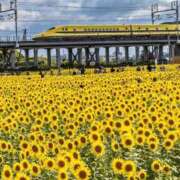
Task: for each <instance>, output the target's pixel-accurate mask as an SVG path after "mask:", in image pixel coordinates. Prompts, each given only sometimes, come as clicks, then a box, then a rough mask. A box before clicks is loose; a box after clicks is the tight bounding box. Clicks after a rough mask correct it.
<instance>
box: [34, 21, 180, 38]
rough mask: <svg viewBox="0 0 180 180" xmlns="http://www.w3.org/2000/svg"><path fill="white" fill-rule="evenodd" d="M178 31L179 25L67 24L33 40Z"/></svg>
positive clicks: (162, 33)
mask: <svg viewBox="0 0 180 180" xmlns="http://www.w3.org/2000/svg"><path fill="white" fill-rule="evenodd" d="M178 31H179V32H180V25H177V24H160V25H147V24H146V25H142V24H135V25H68V26H57V27H53V28H51V29H49V30H48V31H46V32H42V33H40V34H38V35H36V36H35V37H34V39H35V40H44V39H57V38H59V39H61V38H81V37H107V36H163V35H164V36H166V35H167V36H168V35H169V36H176V35H177V34H178V33H179V32H178Z"/></svg>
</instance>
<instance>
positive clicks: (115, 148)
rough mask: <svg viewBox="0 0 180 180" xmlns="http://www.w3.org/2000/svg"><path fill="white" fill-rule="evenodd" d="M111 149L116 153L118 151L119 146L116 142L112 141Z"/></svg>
mask: <svg viewBox="0 0 180 180" xmlns="http://www.w3.org/2000/svg"><path fill="white" fill-rule="evenodd" d="M111 148H112V150H113V151H115V152H117V151H118V150H119V148H120V145H119V143H118V142H116V141H112V142H111Z"/></svg>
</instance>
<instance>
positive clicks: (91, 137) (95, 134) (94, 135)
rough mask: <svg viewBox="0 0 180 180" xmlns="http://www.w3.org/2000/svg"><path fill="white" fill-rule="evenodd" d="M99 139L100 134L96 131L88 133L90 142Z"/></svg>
mask: <svg viewBox="0 0 180 180" xmlns="http://www.w3.org/2000/svg"><path fill="white" fill-rule="evenodd" d="M99 140H100V135H99V133H98V132H92V133H91V134H90V135H89V141H90V142H91V143H94V142H96V141H99Z"/></svg>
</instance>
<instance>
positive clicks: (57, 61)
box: [56, 48, 61, 69]
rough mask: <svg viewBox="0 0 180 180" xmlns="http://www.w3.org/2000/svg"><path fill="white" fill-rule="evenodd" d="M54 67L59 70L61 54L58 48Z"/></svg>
mask: <svg viewBox="0 0 180 180" xmlns="http://www.w3.org/2000/svg"><path fill="white" fill-rule="evenodd" d="M56 66H57V68H58V69H60V68H61V54H60V48H56Z"/></svg>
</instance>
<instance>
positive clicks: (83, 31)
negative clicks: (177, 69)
mask: <svg viewBox="0 0 180 180" xmlns="http://www.w3.org/2000/svg"><path fill="white" fill-rule="evenodd" d="M122 28H123V30H122ZM135 28H136V29H135ZM179 33H180V30H179V27H178V28H177V26H176V25H163V26H162V25H161V26H157V25H151V26H150V25H149V26H142V25H139V26H135V27H134V26H132V25H131V26H127V25H126V26H125V25H124V26H103V27H102V26H67V27H63V26H59V27H54V28H51V29H50V30H48V31H47V32H44V33H41V34H39V35H37V36H35V37H34V39H33V40H31V41H19V47H18V48H19V49H22V50H24V52H25V59H26V61H27V62H28V61H29V51H30V50H32V49H33V52H34V64H35V65H37V66H38V51H39V50H40V49H46V50H47V64H48V67H49V68H51V64H52V63H51V62H52V57H51V50H52V49H56V62H57V66H58V67H60V66H61V63H62V60H61V55H60V49H61V48H66V49H67V50H68V61H69V64H73V63H74V62H75V61H76V62H77V63H78V64H81V63H82V51H83V50H84V52H85V62H86V64H90V62H94V63H95V64H96V65H99V63H100V50H99V49H100V48H105V57H106V58H105V62H106V64H109V63H110V50H109V49H110V48H111V47H115V48H116V60H117V63H118V51H119V47H123V48H124V52H125V61H129V48H130V47H135V52H136V59H137V60H138V59H139V55H140V53H139V47H143V49H144V61H147V60H148V54H149V47H153V52H152V53H153V55H154V57H155V58H156V59H157V60H161V59H162V58H163V46H169V52H170V53H169V54H170V59H174V57H176V56H179V55H180V53H179V46H178V36H179ZM15 49H16V43H15V42H14V41H9V42H0V50H1V51H2V52H3V53H2V54H3V58H4V62H5V63H8V64H10V66H11V67H12V68H14V67H15ZM90 49H91V51H90ZM92 49H93V52H92Z"/></svg>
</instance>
